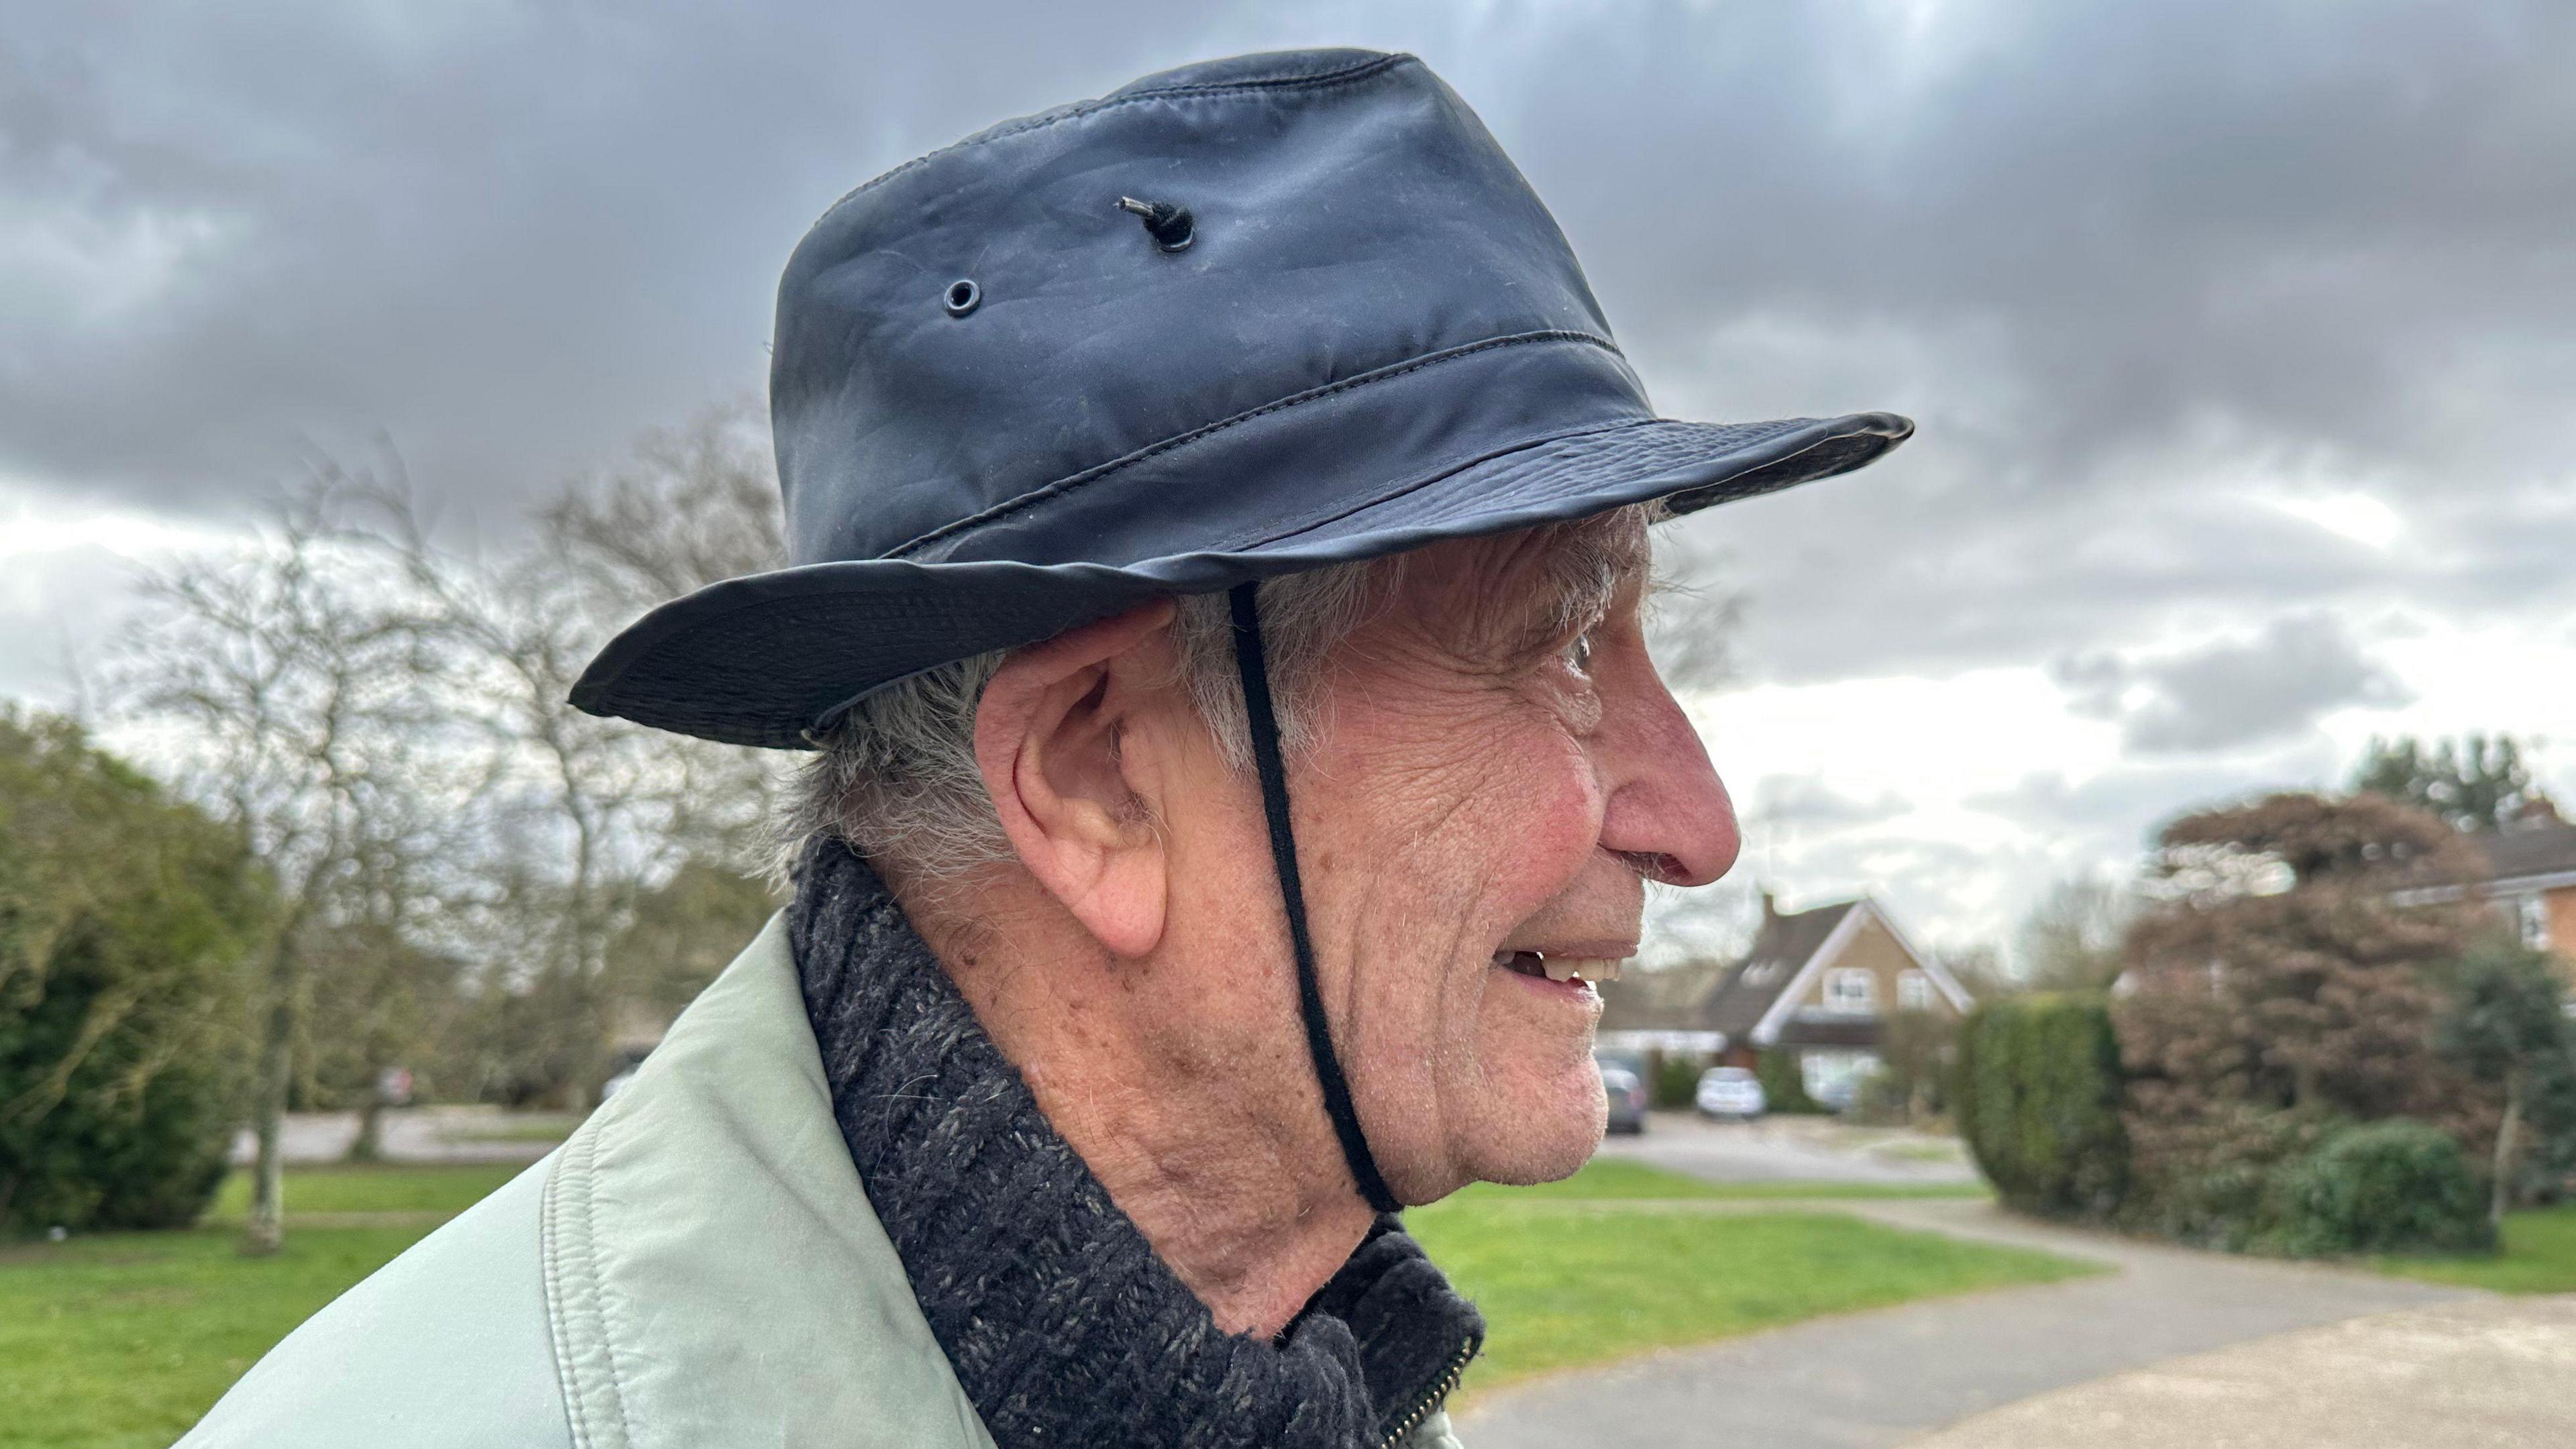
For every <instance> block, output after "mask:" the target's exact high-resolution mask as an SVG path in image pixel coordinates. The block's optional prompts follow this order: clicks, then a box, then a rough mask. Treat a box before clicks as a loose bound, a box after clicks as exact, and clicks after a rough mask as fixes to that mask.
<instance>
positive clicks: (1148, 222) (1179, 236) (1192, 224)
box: [1118, 196, 1198, 252]
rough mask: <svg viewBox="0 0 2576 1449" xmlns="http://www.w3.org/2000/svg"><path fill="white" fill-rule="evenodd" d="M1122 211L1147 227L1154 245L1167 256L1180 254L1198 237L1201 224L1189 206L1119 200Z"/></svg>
mask: <svg viewBox="0 0 2576 1449" xmlns="http://www.w3.org/2000/svg"><path fill="white" fill-rule="evenodd" d="M1118 209H1119V210H1120V211H1124V212H1127V213H1129V214H1131V215H1133V216H1134V217H1135V218H1136V219H1137V220H1138V221H1141V222H1143V223H1145V231H1146V233H1147V234H1148V235H1150V236H1152V237H1153V238H1154V245H1156V246H1158V247H1161V248H1162V249H1163V250H1165V251H1167V252H1176V251H1179V250H1180V249H1181V248H1183V247H1185V246H1188V245H1189V244H1190V243H1191V241H1193V240H1194V239H1196V237H1197V234H1198V233H1197V227H1198V223H1197V221H1196V219H1195V218H1193V217H1192V216H1191V215H1190V209H1189V208H1188V207H1186V206H1175V205H1173V204H1172V203H1171V202H1168V201H1138V200H1137V199H1136V198H1134V197H1132V196H1122V197H1120V198H1118Z"/></svg>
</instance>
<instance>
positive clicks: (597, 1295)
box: [581, 1116, 634, 1449]
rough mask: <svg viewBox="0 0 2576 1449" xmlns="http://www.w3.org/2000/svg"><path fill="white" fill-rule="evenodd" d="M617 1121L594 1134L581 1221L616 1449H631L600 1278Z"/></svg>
mask: <svg viewBox="0 0 2576 1449" xmlns="http://www.w3.org/2000/svg"><path fill="white" fill-rule="evenodd" d="M615 1121H616V1119H615V1118H614V1117H613V1116H604V1117H602V1118H601V1119H600V1123H599V1126H598V1128H597V1129H596V1130H595V1131H594V1132H593V1133H592V1134H591V1142H590V1165H591V1171H589V1172H586V1173H583V1174H582V1194H581V1197H582V1220H583V1225H584V1227H585V1228H586V1229H587V1230H586V1231H585V1232H583V1234H582V1241H581V1247H582V1256H583V1257H584V1258H586V1259H587V1260H588V1267H589V1270H590V1284H591V1300H592V1302H593V1304H594V1305H595V1311H596V1312H597V1313H598V1315H599V1356H600V1359H601V1360H602V1361H603V1362H605V1363H606V1364H607V1365H608V1406H609V1407H610V1408H611V1409H613V1410H615V1411H616V1416H617V1446H618V1449H628V1446H629V1445H631V1444H633V1443H634V1435H633V1434H632V1433H630V1432H629V1431H628V1428H627V1420H626V1384H625V1381H624V1380H623V1379H621V1378H620V1377H619V1376H618V1372H617V1336H616V1335H615V1334H614V1333H611V1332H610V1331H609V1329H610V1324H609V1321H608V1292H607V1287H606V1285H605V1284H604V1283H602V1282H601V1280H600V1275H599V1199H598V1196H597V1192H596V1189H597V1185H598V1180H599V1173H598V1166H599V1152H600V1148H601V1147H602V1146H603V1145H604V1144H605V1143H606V1141H607V1138H608V1129H609V1128H610V1127H611V1126H613V1125H615Z"/></svg>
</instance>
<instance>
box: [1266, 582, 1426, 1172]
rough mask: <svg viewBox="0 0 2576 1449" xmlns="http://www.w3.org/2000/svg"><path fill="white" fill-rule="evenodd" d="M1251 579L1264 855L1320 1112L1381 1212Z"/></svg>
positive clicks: (1344, 1157)
mask: <svg viewBox="0 0 2576 1449" xmlns="http://www.w3.org/2000/svg"><path fill="white" fill-rule="evenodd" d="M1259 587H1260V585H1259V584H1257V583H1245V584H1237V585H1235V586H1234V589H1233V591H1232V593H1231V594H1230V595H1229V599H1230V601H1231V602H1232V604H1233V605H1234V664H1235V668H1236V670H1237V671H1238V672H1239V673H1241V674H1242V676H1243V714H1244V720H1245V722H1246V723H1247V724H1249V725H1250V726H1251V733H1252V764H1253V768H1254V770H1255V771H1256V772H1257V773H1258V774H1259V775H1260V777H1261V810H1262V813H1263V814H1264V815H1266V816H1267V817H1269V821H1270V859H1271V863H1272V864H1273V865H1274V866H1275V867H1276V868H1277V870H1278V874H1279V895H1280V898H1281V900H1282V901H1283V902H1285V904H1286V905H1287V908H1288V945H1289V949H1290V950H1291V951H1293V952H1294V953H1295V954H1296V957H1297V1011H1298V1014H1299V1015H1300V1016H1302V1017H1304V1018H1305V1022H1306V1052H1307V1055H1309V1056H1311V1057H1313V1058H1314V1059H1315V1080H1316V1082H1317V1083H1318V1084H1320V1085H1321V1086H1322V1087H1323V1089H1324V1115H1326V1116H1328V1117H1330V1118H1332V1119H1333V1135H1334V1136H1336V1137H1338V1138H1340V1139H1341V1143H1342V1160H1343V1161H1344V1162H1346V1163H1348V1164H1349V1165H1350V1169H1351V1181H1353V1182H1355V1183H1357V1184H1358V1185H1359V1189H1360V1196H1361V1197H1364V1198H1366V1199H1368V1205H1369V1206H1370V1207H1372V1208H1375V1209H1376V1210H1377V1211H1379V1212H1382V1213H1391V1212H1395V1211H1397V1210H1398V1209H1400V1208H1401V1207H1402V1204H1400V1203H1398V1202H1397V1201H1396V1200H1395V1194H1394V1193H1392V1192H1389V1191H1387V1186H1386V1179H1385V1178H1384V1177H1383V1176H1380V1175H1379V1173H1378V1170H1377V1158H1376V1157H1375V1156H1374V1155H1373V1154H1371V1153H1370V1151H1369V1145H1368V1134H1366V1133H1365V1132H1362V1131H1361V1130H1360V1118H1359V1113H1358V1112H1356V1111H1355V1110H1353V1109H1352V1107H1351V1089H1350V1084H1349V1083H1348V1082H1345V1081H1344V1080H1343V1079H1342V1062H1341V1058H1340V1057H1339V1056H1338V1055H1336V1054H1335V1053H1334V1051H1333V1029H1332V1026H1331V1024H1330V1023H1328V1022H1327V1021H1325V1019H1324V992H1323V988H1322V986H1321V985H1319V984H1318V983H1317V981H1316V978H1315V943H1314V940H1313V938H1312V937H1310V936H1309V935H1308V934H1307V932H1306V892H1305V888H1304V887H1303V886H1302V885H1300V884H1299V882H1298V878H1297V840H1296V837H1295V836H1294V835H1292V834H1290V833H1289V829H1288V770H1287V766H1286V765H1285V764H1284V763H1283V762H1282V761H1281V759H1280V754H1279V718H1278V716H1277V715H1276V714H1275V713H1273V712H1272V710H1271V706H1270V666H1269V663H1268V661H1267V659H1266V657H1265V656H1264V655H1263V653H1262V648H1261V607H1260V603H1259V601H1258V599H1257V598H1256V597H1255V591H1256V590H1257V589H1258V588H1259Z"/></svg>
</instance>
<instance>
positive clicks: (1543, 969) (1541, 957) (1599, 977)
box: [1494, 951, 1619, 982]
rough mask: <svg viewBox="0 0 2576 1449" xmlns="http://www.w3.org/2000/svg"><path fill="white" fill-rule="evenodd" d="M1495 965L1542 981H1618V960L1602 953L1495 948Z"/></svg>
mask: <svg viewBox="0 0 2576 1449" xmlns="http://www.w3.org/2000/svg"><path fill="white" fill-rule="evenodd" d="M1494 964H1495V965H1497V966H1500V967H1502V968H1503V969H1504V970H1506V971H1510V972H1513V973H1516V974H1518V975H1522V976H1533V977H1537V978H1538V979H1540V980H1542V981H1593V982H1600V981H1616V980H1618V979H1619V963H1618V962H1617V961H1614V960H1610V959H1608V958H1606V957H1599V956H1550V955H1548V954H1547V953H1546V952H1544V951H1496V952H1495V953H1494Z"/></svg>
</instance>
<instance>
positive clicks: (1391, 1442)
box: [1376, 1338, 1484, 1449]
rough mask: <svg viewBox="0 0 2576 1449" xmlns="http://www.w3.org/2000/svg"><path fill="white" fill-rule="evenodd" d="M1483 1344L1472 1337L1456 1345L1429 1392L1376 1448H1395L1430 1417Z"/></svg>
mask: <svg viewBox="0 0 2576 1449" xmlns="http://www.w3.org/2000/svg"><path fill="white" fill-rule="evenodd" d="M1483 1346H1484V1343H1483V1341H1482V1340H1481V1339H1474V1338H1471V1339H1468V1340H1467V1341H1466V1342H1465V1343H1462V1344H1460V1345H1458V1352H1457V1354H1456V1355H1455V1356H1454V1357H1452V1358H1451V1359H1450V1360H1449V1367H1448V1368H1447V1369H1445V1370H1443V1371H1442V1372H1441V1375H1440V1377H1439V1379H1438V1380H1436V1381H1435V1382H1434V1383H1433V1384H1432V1385H1431V1392H1429V1393H1427V1394H1425V1395H1423V1396H1422V1401H1421V1402H1420V1403H1417V1404H1415V1405H1414V1406H1413V1412H1411V1413H1409V1414H1407V1415H1405V1416H1404V1418H1403V1419H1402V1420H1400V1421H1398V1422H1397V1424H1396V1426H1395V1428H1394V1429H1393V1430H1391V1431H1389V1432H1388V1434H1387V1436H1386V1437H1385V1438H1383V1439H1380V1440H1378V1441H1377V1446H1376V1449H1396V1446H1397V1445H1399V1444H1401V1443H1403V1442H1404V1441H1405V1438H1406V1436H1408V1435H1410V1434H1411V1433H1412V1432H1413V1431H1414V1430H1415V1429H1418V1428H1420V1427H1421V1426H1422V1421H1423V1420H1425V1419H1427V1418H1430V1417H1431V1411H1432V1410H1434V1409H1436V1408H1439V1407H1440V1402H1441V1400H1443V1399H1446V1398H1448V1397H1449V1391H1450V1390H1451V1389H1454V1388H1456V1387H1458V1380H1459V1378H1460V1377H1461V1376H1462V1375H1464V1374H1465V1373H1466V1372H1467V1361H1468V1360H1469V1359H1472V1358H1474V1357H1475V1356H1476V1350H1477V1349H1479V1348H1482V1347H1483Z"/></svg>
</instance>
